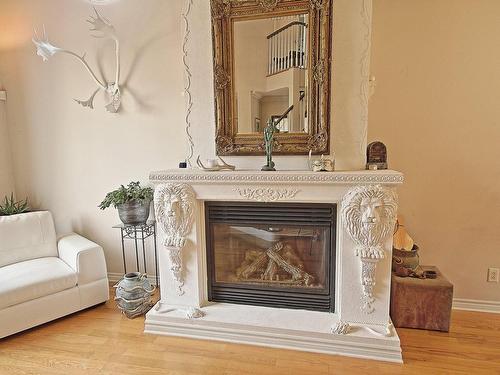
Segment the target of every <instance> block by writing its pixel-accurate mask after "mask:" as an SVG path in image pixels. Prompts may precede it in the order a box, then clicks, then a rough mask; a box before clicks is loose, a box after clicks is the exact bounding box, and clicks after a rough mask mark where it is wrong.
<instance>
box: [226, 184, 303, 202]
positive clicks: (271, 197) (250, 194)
mask: <svg viewBox="0 0 500 375" xmlns="http://www.w3.org/2000/svg"><path fill="white" fill-rule="evenodd" d="M234 191H236V192H237V193H238V194H239V195H240V196H241V197H242V198H246V199H248V200H253V201H258V202H276V201H279V200H283V199H291V198H294V197H295V195H297V193H298V192H299V191H300V190H296V189H279V188H277V189H273V188H263V187H260V188H245V189H238V188H236V189H234Z"/></svg>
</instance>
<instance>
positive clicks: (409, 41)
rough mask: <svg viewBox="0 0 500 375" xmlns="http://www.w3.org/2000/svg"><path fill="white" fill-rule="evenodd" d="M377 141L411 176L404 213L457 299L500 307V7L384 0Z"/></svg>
mask: <svg viewBox="0 0 500 375" xmlns="http://www.w3.org/2000/svg"><path fill="white" fill-rule="evenodd" d="M373 17H374V18H373V49H372V51H373V55H372V62H373V64H372V73H373V75H374V76H375V77H376V78H377V88H376V90H375V94H374V96H373V98H372V101H371V103H370V139H381V140H382V141H384V142H385V143H386V144H387V146H388V150H389V163H390V166H391V167H392V168H396V169H400V170H401V171H403V172H404V173H405V177H406V183H405V184H404V185H403V186H402V187H401V189H400V212H401V214H402V215H403V216H404V218H405V219H406V220H405V223H406V226H407V230H408V231H409V232H410V233H411V234H412V235H413V237H414V238H415V241H416V242H417V243H418V244H419V246H420V256H421V260H422V263H423V264H434V265H437V266H438V267H439V268H440V269H441V270H442V271H443V272H444V273H445V274H446V276H447V277H448V278H449V279H450V281H451V282H452V283H454V285H455V297H458V298H464V299H483V300H492V301H500V284H498V283H488V282H486V280H487V278H486V275H487V269H488V267H500V251H499V250H500V230H499V222H500V158H499V140H500V106H499V95H498V90H499V88H500V70H499V68H500V49H499V48H498V46H500V2H499V1H498V0H475V1H472V0H441V1H431V0H425V1H424V0H420V1H414V0H413V1H412V0H377V1H375V2H374V10H373Z"/></svg>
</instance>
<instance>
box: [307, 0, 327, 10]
mask: <svg viewBox="0 0 500 375" xmlns="http://www.w3.org/2000/svg"><path fill="white" fill-rule="evenodd" d="M309 2H310V5H311V8H312V9H318V10H322V9H323V6H324V5H325V4H324V0H309Z"/></svg>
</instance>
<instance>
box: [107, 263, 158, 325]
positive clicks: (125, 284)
mask: <svg viewBox="0 0 500 375" xmlns="http://www.w3.org/2000/svg"><path fill="white" fill-rule="evenodd" d="M114 287H115V288H116V297H115V301H116V304H117V306H118V308H119V309H120V310H121V311H122V312H123V313H124V314H125V316H127V318H131V319H132V318H135V317H137V316H139V315H143V314H145V313H146V312H147V311H148V310H149V309H150V308H151V307H152V306H153V303H152V301H151V296H152V295H153V293H154V291H155V289H156V287H155V286H154V285H151V283H150V282H149V280H148V278H147V275H146V274H142V273H140V272H131V273H127V274H126V275H125V276H124V277H123V279H122V280H121V281H120V282H119V283H118V284H116V285H115V286H114Z"/></svg>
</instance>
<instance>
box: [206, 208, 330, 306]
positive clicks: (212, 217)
mask: <svg viewBox="0 0 500 375" xmlns="http://www.w3.org/2000/svg"><path fill="white" fill-rule="evenodd" d="M205 219H206V236H207V276H208V298H209V300H210V301H214V302H226V303H235V304H244V305H257V306H267V307H280V308H290V309H305V310H315V311H327V312H334V307H335V306H334V302H335V299H334V296H335V293H334V288H335V277H334V276H335V275H334V272H335V236H336V233H335V228H336V225H335V221H336V205H335V204H319V203H248V202H220V201H217V202H205Z"/></svg>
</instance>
